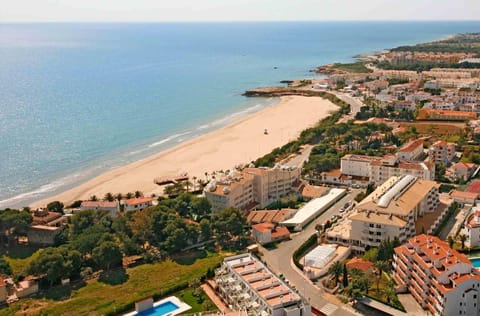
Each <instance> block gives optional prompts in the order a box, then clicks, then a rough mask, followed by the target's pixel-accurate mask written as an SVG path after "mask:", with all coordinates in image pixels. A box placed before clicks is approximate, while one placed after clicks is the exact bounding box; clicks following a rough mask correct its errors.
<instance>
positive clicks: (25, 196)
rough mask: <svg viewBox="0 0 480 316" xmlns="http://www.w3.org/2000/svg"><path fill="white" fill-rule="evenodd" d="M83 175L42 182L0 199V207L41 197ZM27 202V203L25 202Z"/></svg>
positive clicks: (73, 181)
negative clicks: (30, 189)
mask: <svg viewBox="0 0 480 316" xmlns="http://www.w3.org/2000/svg"><path fill="white" fill-rule="evenodd" d="M84 176H85V174H83V173H75V174H73V175H69V176H66V177H63V178H60V179H58V180H55V181H52V182H50V183H47V184H44V185H42V186H41V187H39V188H38V189H35V190H32V191H29V192H25V193H22V194H19V195H16V196H13V197H11V198H8V199H5V200H1V201H0V208H3V207H8V206H11V205H19V204H20V203H22V202H25V201H32V200H35V199H41V198H43V197H45V196H46V194H47V193H51V192H54V191H56V190H57V189H59V188H61V187H63V186H66V185H68V184H72V183H75V182H76V181H77V180H78V179H81V178H83V177H84ZM26 204H28V203H26Z"/></svg>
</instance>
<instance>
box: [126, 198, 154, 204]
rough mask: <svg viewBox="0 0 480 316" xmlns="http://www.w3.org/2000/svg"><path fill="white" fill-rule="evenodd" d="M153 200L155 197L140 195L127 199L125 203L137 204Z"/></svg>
mask: <svg viewBox="0 0 480 316" xmlns="http://www.w3.org/2000/svg"><path fill="white" fill-rule="evenodd" d="M152 201H153V198H151V197H139V198H133V199H128V200H125V201H124V203H125V204H127V205H137V204H142V203H149V202H152Z"/></svg>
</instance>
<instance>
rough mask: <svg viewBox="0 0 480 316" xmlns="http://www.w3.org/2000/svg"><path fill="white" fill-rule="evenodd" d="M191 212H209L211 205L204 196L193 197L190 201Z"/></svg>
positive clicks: (202, 214) (205, 213) (200, 213)
mask: <svg viewBox="0 0 480 316" xmlns="http://www.w3.org/2000/svg"><path fill="white" fill-rule="evenodd" d="M190 205H191V207H192V210H193V212H195V213H196V214H198V215H200V216H204V215H208V214H210V212H211V210H212V205H210V202H208V200H207V199H206V198H204V197H194V198H193V199H192V201H191V203H190Z"/></svg>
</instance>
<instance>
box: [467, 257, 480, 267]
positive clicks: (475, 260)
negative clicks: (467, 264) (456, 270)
mask: <svg viewBox="0 0 480 316" xmlns="http://www.w3.org/2000/svg"><path fill="white" fill-rule="evenodd" d="M469 259H470V261H471V262H472V264H473V266H474V267H475V268H480V257H477V258H469Z"/></svg>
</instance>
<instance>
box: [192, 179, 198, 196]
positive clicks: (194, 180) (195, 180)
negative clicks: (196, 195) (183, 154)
mask: <svg viewBox="0 0 480 316" xmlns="http://www.w3.org/2000/svg"><path fill="white" fill-rule="evenodd" d="M192 179H193V183H192V185H193V192H195V182H197V177H195V176H193V177H192Z"/></svg>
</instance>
